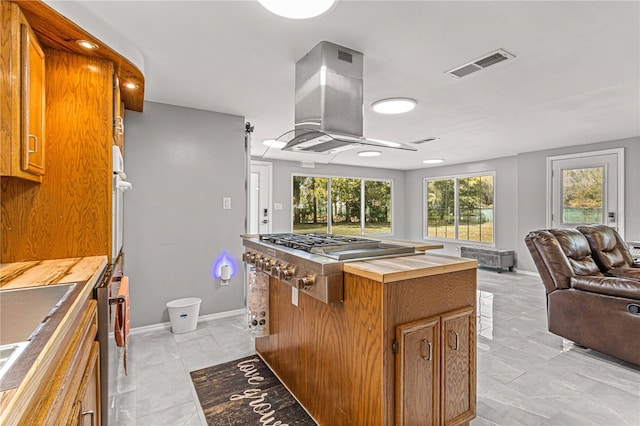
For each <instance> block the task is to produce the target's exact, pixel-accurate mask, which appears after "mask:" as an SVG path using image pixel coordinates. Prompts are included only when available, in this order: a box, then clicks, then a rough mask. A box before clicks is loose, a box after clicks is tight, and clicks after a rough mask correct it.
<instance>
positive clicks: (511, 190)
mask: <svg viewBox="0 0 640 426" xmlns="http://www.w3.org/2000/svg"><path fill="white" fill-rule="evenodd" d="M516 164H517V162H516V157H505V158H498V159H495V160H488V161H481V162H477V163H466V164H455V165H452V166H440V167H430V168H427V169H420V170H411V171H407V172H406V193H405V199H406V200H407V201H408V205H407V208H406V212H407V216H406V219H407V220H406V223H407V225H406V234H407V238H408V239H411V240H416V241H421V240H422V239H423V235H424V221H423V216H424V208H423V206H424V190H423V188H424V178H427V177H429V178H434V177H447V176H458V175H465V174H478V173H484V172H495V181H494V190H495V201H494V221H495V222H494V241H495V245H496V247H499V248H504V249H511V250H515V248H516V246H515V238H516V237H515V231H516V223H517V215H516V198H517V170H516ZM439 242H441V243H442V244H444V246H445V248H444V250H442V251H440V252H441V253H444V254H450V255H454V256H459V255H460V253H459V251H458V248H459V247H460V246H461V245H465V243H464V242H447V241H446V240H442V241H439ZM434 253H435V252H434Z"/></svg>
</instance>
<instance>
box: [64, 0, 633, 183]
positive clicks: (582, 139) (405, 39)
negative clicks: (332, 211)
mask: <svg viewBox="0 0 640 426" xmlns="http://www.w3.org/2000/svg"><path fill="white" fill-rule="evenodd" d="M76 3H77V7H79V8H82V9H86V10H84V12H86V13H89V14H90V15H93V16H94V18H95V19H96V20H97V21H96V22H97V23H98V21H101V22H99V24H100V25H102V26H106V27H109V28H110V29H112V30H113V31H114V32H115V33H117V34H118V35H119V36H120V37H122V38H124V39H126V40H127V41H128V42H129V43H131V44H132V45H133V46H135V47H136V48H137V49H138V50H139V51H140V52H141V53H142V56H143V58H144V68H145V69H144V72H145V77H146V81H145V100H147V101H154V102H161V103H167V104H173V105H180V106H185V107H191V108H198V109H204V110H210V111H218V112H222V113H228V114H235V115H241V116H244V117H245V118H246V120H247V121H250V122H251V124H253V125H254V126H255V130H254V133H253V140H252V154H253V155H254V156H263V158H277V159H292V160H296V161H313V162H316V163H326V162H329V161H330V162H331V163H333V164H347V165H361V166H369V167H381V168H390V169H399V170H410V169H418V168H423V167H428V166H426V165H425V164H423V163H422V160H424V159H429V158H442V159H444V160H445V163H443V164H445V165H447V164H456V163H464V162H470V161H481V160H486V159H490V158H498V157H504V156H512V155H516V154H518V153H521V152H528V151H536V150H541V149H548V148H555V147H561V146H569V145H579V144H586V143H592V142H599V141H607V140H614V139H622V138H628V137H635V136H639V135H640V3H639V2H638V1H626V2H616V1H584V2H581V1H531V2H527V1H468V2H465V1H442V2H439V1H395V0H394V1H350V0H342V1H340V2H339V3H338V4H337V5H336V6H335V7H334V8H333V9H332V10H331V11H330V12H329V13H328V14H326V15H324V16H321V17H318V18H314V19H310V20H302V21H297V20H288V19H285V18H281V17H279V16H276V15H273V14H271V13H270V12H268V11H267V10H265V9H264V8H263V7H262V6H261V5H260V4H259V3H258V2H256V1H241V0H238V1H194V2H189V1H158V2H156V1H78V2H76ZM87 30H88V31H89V32H91V28H87ZM322 40H327V41H330V42H333V43H336V44H339V45H342V46H345V47H348V48H350V49H354V50H357V51H359V52H362V53H363V54H364V136H366V137H371V138H377V139H383V140H390V141H398V142H410V141H416V140H420V139H424V138H427V137H438V138H439V140H437V141H434V142H428V143H424V144H421V145H418V146H417V148H418V151H417V152H410V151H401V150H394V149H387V148H384V149H382V150H381V151H383V152H382V155H381V156H379V157H373V158H362V157H358V156H357V155H356V154H357V152H358V151H360V150H362V149H363V148H361V149H352V150H349V151H346V152H342V153H340V154H338V155H337V156H329V157H327V156H323V155H318V154H295V153H290V152H283V151H280V150H277V149H269V150H268V151H267V152H265V150H266V149H267V147H266V146H264V145H263V144H262V143H261V142H262V140H263V139H268V138H276V137H278V136H280V135H281V134H283V133H285V132H287V131H289V130H292V129H293V121H294V77H295V76H294V68H295V63H296V61H297V60H298V59H300V58H301V57H302V56H304V54H305V53H307V52H308V51H309V50H311V48H313V47H314V46H315V45H316V44H317V43H318V42H320V41H322ZM497 49H504V50H506V51H508V52H509V53H511V54H513V55H515V58H514V59H511V60H508V61H505V62H502V63H499V64H497V65H495V66H492V67H490V68H487V69H485V70H482V71H479V72H476V73H473V74H470V75H468V76H467V77H464V78H461V79H457V78H454V77H451V76H450V75H447V74H446V73H445V72H446V71H448V70H450V69H452V68H454V67H458V66H460V65H464V64H466V63H468V62H471V61H473V60H475V59H478V58H480V57H482V56H484V55H486V54H489V53H491V52H493V51H495V50H497ZM396 96H405V97H410V98H413V99H416V100H417V101H418V104H417V107H416V108H415V109H414V110H413V111H411V112H409V113H406V114H402V115H393V116H392V115H380V114H377V113H375V112H373V111H372V110H371V108H370V105H371V104H372V103H373V102H374V101H376V100H378V99H382V98H389V97H396Z"/></svg>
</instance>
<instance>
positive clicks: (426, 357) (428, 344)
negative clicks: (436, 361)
mask: <svg viewBox="0 0 640 426" xmlns="http://www.w3.org/2000/svg"><path fill="white" fill-rule="evenodd" d="M425 348H426V349H427V351H426V353H427V354H426V355H425V351H424V349H425ZM432 355H433V346H432V345H431V342H430V341H428V340H427V339H422V355H421V356H422V359H424V360H425V361H431V357H432Z"/></svg>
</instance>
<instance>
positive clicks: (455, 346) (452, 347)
mask: <svg viewBox="0 0 640 426" xmlns="http://www.w3.org/2000/svg"><path fill="white" fill-rule="evenodd" d="M451 334H453V335H454V336H455V339H456V344H455V345H454V346H451V344H449V347H450V348H451V349H453V350H454V351H457V350H459V349H460V335H459V334H458V333H456V332H455V331H453V330H449V336H451ZM449 343H451V339H449Z"/></svg>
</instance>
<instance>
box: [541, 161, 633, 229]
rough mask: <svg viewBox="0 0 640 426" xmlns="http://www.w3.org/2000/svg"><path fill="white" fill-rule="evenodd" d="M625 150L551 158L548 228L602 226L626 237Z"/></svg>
mask: <svg viewBox="0 0 640 426" xmlns="http://www.w3.org/2000/svg"><path fill="white" fill-rule="evenodd" d="M623 156H624V150H622V149H621V150H607V151H597V152H587V153H581V154H573V155H565V156H560V157H550V158H548V159H547V164H548V172H549V173H550V177H549V180H550V192H551V194H550V197H549V199H550V200H551V205H550V208H549V219H548V225H549V227H552V228H561V227H575V226H578V225H582V224H593V223H599V224H603V225H608V226H611V227H613V228H615V229H617V230H618V232H620V234H621V235H624V232H623V231H624V217H623V215H621V213H622V212H624V205H623V204H624V192H623V189H624V170H623V168H624V158H623Z"/></svg>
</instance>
